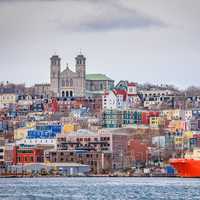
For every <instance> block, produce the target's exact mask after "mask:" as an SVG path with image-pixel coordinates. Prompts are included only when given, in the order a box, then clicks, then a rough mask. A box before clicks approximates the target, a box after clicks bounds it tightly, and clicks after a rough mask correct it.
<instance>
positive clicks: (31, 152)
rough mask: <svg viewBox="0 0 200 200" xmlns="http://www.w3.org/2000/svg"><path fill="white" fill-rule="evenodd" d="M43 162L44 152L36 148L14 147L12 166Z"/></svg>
mask: <svg viewBox="0 0 200 200" xmlns="http://www.w3.org/2000/svg"><path fill="white" fill-rule="evenodd" d="M37 162H44V150H43V149H41V148H38V147H36V146H25V147H22V146H15V147H14V148H13V164H15V165H16V164H19V163H37Z"/></svg>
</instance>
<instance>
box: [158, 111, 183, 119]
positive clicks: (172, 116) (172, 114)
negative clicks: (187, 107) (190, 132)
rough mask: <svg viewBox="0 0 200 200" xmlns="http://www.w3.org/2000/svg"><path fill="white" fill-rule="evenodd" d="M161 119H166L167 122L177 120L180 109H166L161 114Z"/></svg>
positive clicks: (179, 115)
mask: <svg viewBox="0 0 200 200" xmlns="http://www.w3.org/2000/svg"><path fill="white" fill-rule="evenodd" d="M161 115H162V116H163V117H166V118H167V120H179V119H180V118H181V110H180V109H168V110H163V111H162V112H161Z"/></svg>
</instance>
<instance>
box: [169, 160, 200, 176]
mask: <svg viewBox="0 0 200 200" xmlns="http://www.w3.org/2000/svg"><path fill="white" fill-rule="evenodd" d="M170 164H171V165H172V166H173V167H174V168H175V169H176V171H177V173H178V175H179V176H180V177H187V178H192V177H200V160H194V159H186V158H180V159H171V160H170Z"/></svg>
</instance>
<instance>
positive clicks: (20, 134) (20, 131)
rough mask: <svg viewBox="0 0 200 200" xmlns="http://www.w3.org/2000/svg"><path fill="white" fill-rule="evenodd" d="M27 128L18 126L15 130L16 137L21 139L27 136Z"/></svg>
mask: <svg viewBox="0 0 200 200" xmlns="http://www.w3.org/2000/svg"><path fill="white" fill-rule="evenodd" d="M27 131H28V129H27V128H18V129H15V131H14V139H15V140H21V139H24V138H25V137H26V136H27Z"/></svg>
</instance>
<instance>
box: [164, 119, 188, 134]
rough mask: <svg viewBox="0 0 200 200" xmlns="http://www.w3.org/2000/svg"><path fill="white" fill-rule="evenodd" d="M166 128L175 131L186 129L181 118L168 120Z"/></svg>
mask: <svg viewBox="0 0 200 200" xmlns="http://www.w3.org/2000/svg"><path fill="white" fill-rule="evenodd" d="M168 128H169V129H170V131H172V132H175V131H177V130H178V131H184V130H185V129H186V123H185V121H182V120H172V121H170V123H169V126H168Z"/></svg>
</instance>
